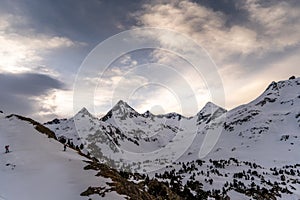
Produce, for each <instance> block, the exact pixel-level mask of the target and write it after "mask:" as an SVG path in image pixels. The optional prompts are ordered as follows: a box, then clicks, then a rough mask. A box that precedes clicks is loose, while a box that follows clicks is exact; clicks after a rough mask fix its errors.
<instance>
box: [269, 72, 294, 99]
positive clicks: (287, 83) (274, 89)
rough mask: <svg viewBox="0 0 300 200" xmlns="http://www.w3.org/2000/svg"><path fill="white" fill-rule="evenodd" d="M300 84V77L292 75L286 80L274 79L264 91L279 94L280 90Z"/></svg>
mask: <svg viewBox="0 0 300 200" xmlns="http://www.w3.org/2000/svg"><path fill="white" fill-rule="evenodd" d="M297 85H300V77H298V78H296V77H295V76H292V77H290V78H289V79H288V80H284V81H278V82H275V81H273V82H272V83H271V84H270V85H269V86H268V87H267V89H266V90H265V92H264V93H267V94H269V93H273V94H277V95H279V93H278V92H279V90H280V89H284V88H286V87H294V86H297Z"/></svg>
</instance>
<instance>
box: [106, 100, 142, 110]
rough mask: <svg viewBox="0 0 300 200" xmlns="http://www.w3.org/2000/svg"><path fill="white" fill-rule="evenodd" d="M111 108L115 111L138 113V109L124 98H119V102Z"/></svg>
mask: <svg viewBox="0 0 300 200" xmlns="http://www.w3.org/2000/svg"><path fill="white" fill-rule="evenodd" d="M111 110H112V111H113V112H114V111H117V112H119V113H126V112H134V113H136V111H135V110H134V109H133V108H132V107H131V106H129V105H128V103H126V102H125V101H123V100H119V101H118V103H117V104H116V105H115V106H114V107H113V108H112V109H111Z"/></svg>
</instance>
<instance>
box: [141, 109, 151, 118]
mask: <svg viewBox="0 0 300 200" xmlns="http://www.w3.org/2000/svg"><path fill="white" fill-rule="evenodd" d="M142 116H143V117H146V118H147V117H151V116H153V114H152V113H151V112H150V111H149V110H147V111H146V112H144V113H143V114H142Z"/></svg>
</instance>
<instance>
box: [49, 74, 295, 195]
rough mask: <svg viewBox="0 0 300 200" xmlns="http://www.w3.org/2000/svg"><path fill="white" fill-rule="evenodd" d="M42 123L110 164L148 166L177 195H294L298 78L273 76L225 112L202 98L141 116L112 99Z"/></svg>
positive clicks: (135, 167) (141, 168) (144, 169)
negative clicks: (188, 110)
mask: <svg viewBox="0 0 300 200" xmlns="http://www.w3.org/2000/svg"><path fill="white" fill-rule="evenodd" d="M45 125H46V126H47V127H49V128H50V129H51V130H53V131H54V132H55V134H56V135H57V137H59V138H65V139H67V140H69V141H70V142H71V143H72V145H73V144H74V145H75V146H76V145H77V146H80V145H81V146H82V148H83V151H86V152H87V151H88V152H90V153H91V154H92V155H94V156H96V157H97V158H98V159H100V160H101V161H103V162H106V163H108V164H109V165H110V166H113V167H116V168H118V169H120V170H126V169H130V170H133V171H138V172H141V173H143V172H148V175H149V176H150V177H156V178H158V180H160V181H165V182H167V183H168V184H167V185H168V186H169V187H170V188H171V189H173V190H177V191H178V190H180V191H181V190H183V191H181V192H184V191H185V192H186V194H181V195H183V196H184V195H185V196H186V195H187V194H189V192H190V193H192V196H190V198H195V199H201V198H200V197H199V196H197V195H198V192H200V193H199V194H202V191H201V190H200V189H199V188H202V189H203V190H204V191H207V192H208V193H207V195H208V196H210V197H215V198H216V199H218V198H227V197H230V198H231V199H249V198H252V199H300V181H299V177H300V156H299V155H300V154H299V152H300V140H299V137H300V135H299V134H300V78H291V79H289V80H285V81H279V82H273V83H271V84H270V85H269V87H268V88H267V89H266V90H265V91H264V92H263V93H262V94H261V95H260V96H259V97H258V98H257V99H255V100H253V101H252V102H250V103H248V104H245V105H241V106H239V107H237V108H235V109H232V110H229V111H226V110H225V109H223V108H220V107H219V106H217V105H214V104H213V103H207V104H206V105H205V107H204V108H203V109H201V110H200V111H199V112H198V113H197V115H195V116H192V117H184V116H181V115H180V114H177V113H170V114H166V115H153V114H152V113H150V112H149V111H148V112H146V113H142V114H140V113H138V112H136V111H135V110H134V109H133V108H131V107H130V106H129V105H128V104H127V103H126V102H123V101H119V102H118V103H117V104H116V105H115V106H114V107H113V108H112V109H111V111H109V112H108V113H107V115H105V116H104V117H103V118H101V119H97V118H95V117H93V116H92V115H91V114H90V113H89V112H88V111H87V110H86V109H83V110H81V111H80V112H79V113H77V114H76V115H75V116H74V117H72V118H70V119H64V120H58V119H55V120H53V121H51V122H49V123H46V124H45ZM212 136H213V137H212ZM211 138H217V140H213V142H209V141H211V140H209V139H211ZM206 141H208V142H206ZM215 143H216V144H215ZM214 144H215V145H214ZM203 149H204V150H203ZM202 150H203V151H202ZM207 150H208V151H207ZM206 151H207V152H206ZM124 152H125V153H124ZM128 152H130V153H128ZM153 152H155V153H153ZM206 153H208V154H206ZM151 171H153V172H151ZM184 188H188V189H186V190H184ZM187 196H188V195H187Z"/></svg>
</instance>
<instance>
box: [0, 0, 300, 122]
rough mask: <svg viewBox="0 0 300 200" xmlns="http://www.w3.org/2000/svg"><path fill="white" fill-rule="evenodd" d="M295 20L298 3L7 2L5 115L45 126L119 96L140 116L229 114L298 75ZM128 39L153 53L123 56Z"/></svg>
mask: <svg viewBox="0 0 300 200" xmlns="http://www.w3.org/2000/svg"><path fill="white" fill-rule="evenodd" d="M299 21H300V2H299V1H298V0H286V1H281V0H272V1H271V0H245V1H235V0H197V1H196V0H194V1H192V0H189V1H187V0H186V1H179V0H154V1H146V0H140V1H137V0H132V1H124V0H114V1H109V0H107V1H105V0H14V1H11V0H2V1H0V44H1V45H0V94H1V95H0V110H3V111H4V112H6V113H18V114H22V115H26V116H30V117H32V118H34V119H37V120H40V121H42V122H46V121H48V120H51V119H53V118H56V117H58V118H64V117H70V116H72V115H73V114H74V113H76V112H77V111H78V110H79V109H80V107H81V106H85V107H86V108H88V110H90V111H91V112H92V113H93V114H95V115H97V116H101V115H103V114H105V113H106V112H107V111H108V110H109V109H110V108H111V107H112V106H113V105H114V104H115V103H116V102H117V101H118V100H119V99H123V100H125V101H126V102H128V104H129V105H131V106H132V107H133V108H135V109H136V110H137V111H139V112H141V113H142V112H145V111H146V110H150V111H151V112H153V113H155V114H162V113H168V112H178V113H181V114H184V115H186V116H192V115H195V114H196V113H197V112H198V111H199V110H200V109H201V108H202V107H203V106H204V105H205V104H206V103H207V102H209V101H212V102H214V103H216V104H218V105H220V106H222V107H225V108H226V109H232V108H234V107H236V106H239V105H241V104H245V103H248V102H249V101H251V100H253V99H255V98H256V97H257V96H258V95H260V94H261V93H262V92H263V91H264V90H265V88H266V87H267V86H268V85H269V84H270V83H271V82H272V81H279V80H285V79H288V78H289V77H290V76H292V75H295V76H299V75H300V67H299V63H300V56H299V55H300V23H299ZM149 27H151V28H155V29H157V30H159V31H158V32H156V33H153V32H151V29H149ZM136 30H138V31H136ZM141 30H143V31H141ZM147 31H148V32H147ZM123 33H130V34H131V35H130V34H129V35H127V36H128V37H129V39H130V38H131V39H133V40H134V41H133V43H134V44H132V46H131V43H130V44H127V45H128V46H130V47H138V45H136V46H135V44H140V42H141V41H145V38H146V40H147V41H155V45H154V43H151V44H153V46H154V48H136V49H132V48H131V51H128V52H126V51H124V52H123V51H122V52H121V51H120V49H122V47H121V46H120V43H122V41H125V40H126V39H128V38H125V36H124V34H123ZM132 33H134V34H133V35H132ZM166 33H167V34H166ZM173 33H176V34H173ZM118 37H119V39H120V37H123V38H121V39H123V40H120V41H121V42H120V41H119V42H120V43H118V42H113V41H114V40H113V39H112V38H116V39H118ZM149 38H150V39H149ZM184 38H185V39H184ZM105 42H106V43H105ZM193 42H194V43H193ZM101 44H106V45H107V46H105V48H104V46H103V45H102V46H101ZM190 44H192V45H190ZM193 44H197V45H198V46H200V47H201V49H202V50H199V49H197V48H198V47H197V48H196V47H195V48H194V46H193ZM99 45H100V46H99ZM128 46H127V47H128ZM150 46H151V45H150ZM192 46H193V48H192ZM97 47H99V48H98V49H99V51H98V50H97ZM101 48H102V49H101ZM128 48H129V47H128ZM117 52H119V54H117ZM178 52H179V53H178ZM112 54H114V55H115V56H114V57H113V59H111V60H109V61H110V62H109V64H108V65H107V66H106V65H104V61H103V60H105V59H106V58H109V57H110V55H112ZM92 59H93V60H92ZM197 59H198V60H197ZM91 60H92V62H93V64H95V66H97V67H98V68H97V67H95V68H92V70H90V72H89V73H88V74H86V73H85V71H87V68H88V67H87V66H88V63H89V62H91ZM191 60H192V62H190V61H191ZM209 60H210V63H209ZM206 61H207V62H206ZM107 63H108V62H107ZM107 63H106V64H107ZM195 63H199V65H195ZM102 64H103V66H102ZM100 65H101V66H100ZM208 66H210V67H208ZM195 69H200V72H199V70H198V71H197V70H196V71H195ZM78 85H80V87H78ZM87 91H90V92H91V94H92V95H91V94H88V95H85V94H86V93H87ZM75 94H79V95H77V96H76V95H75ZM215 94H217V95H215ZM89 95H90V96H89ZM82 99H85V100H83V101H82ZM74 102H75V103H74ZM78 102H80V103H78ZM75 104H76V105H75Z"/></svg>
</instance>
